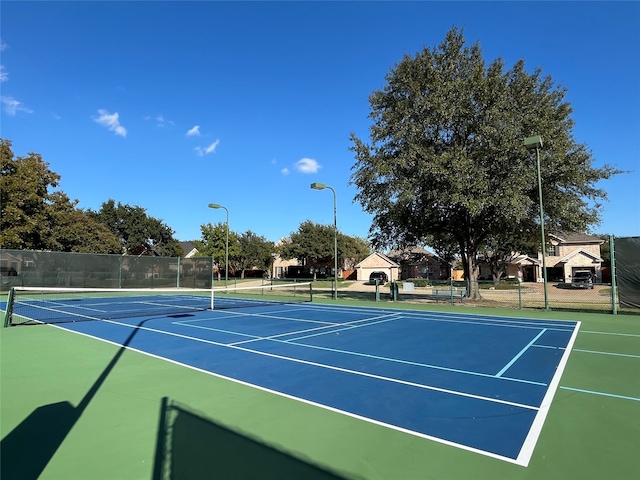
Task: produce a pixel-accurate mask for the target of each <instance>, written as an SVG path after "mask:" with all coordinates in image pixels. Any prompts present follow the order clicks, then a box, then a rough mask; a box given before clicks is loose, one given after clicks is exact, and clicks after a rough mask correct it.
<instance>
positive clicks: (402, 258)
mask: <svg viewBox="0 0 640 480" xmlns="http://www.w3.org/2000/svg"><path fill="white" fill-rule="evenodd" d="M387 257H388V258H390V259H391V260H393V261H394V262H396V263H397V264H398V265H400V277H399V278H400V279H401V280H407V279H408V278H428V279H430V280H444V279H447V278H449V277H450V276H451V266H450V265H449V264H448V263H447V262H445V261H444V260H442V259H440V258H439V257H438V256H436V255H434V254H433V253H431V252H429V251H427V250H425V249H424V248H422V247H408V248H405V249H402V250H393V251H391V252H389V253H388V254H387Z"/></svg>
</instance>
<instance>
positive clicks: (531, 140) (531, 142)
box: [524, 135, 542, 149]
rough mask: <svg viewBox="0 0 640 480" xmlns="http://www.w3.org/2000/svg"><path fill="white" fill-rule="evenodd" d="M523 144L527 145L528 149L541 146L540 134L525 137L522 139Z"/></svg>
mask: <svg viewBox="0 0 640 480" xmlns="http://www.w3.org/2000/svg"><path fill="white" fill-rule="evenodd" d="M524 146H525V147H527V148H528V149H532V148H542V137H540V135H534V136H533V137H527V138H525V139H524Z"/></svg>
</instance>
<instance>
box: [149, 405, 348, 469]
mask: <svg viewBox="0 0 640 480" xmlns="http://www.w3.org/2000/svg"><path fill="white" fill-rule="evenodd" d="M188 478H242V479H244V480H253V479H256V480H258V479H260V480H271V479H273V480H276V479H277V480H287V479H291V480H297V479H305V480H340V479H342V478H344V477H341V476H339V475H338V474H336V473H333V472H331V471H329V470H327V469H325V468H323V467H321V466H319V465H315V464H312V463H310V462H308V461H306V460H304V459H301V458H299V457H296V456H294V455H292V454H290V453H288V452H285V451H283V450H281V449H278V448H277V447H275V446H272V445H269V444H267V443H265V442H263V441H261V440H259V439H257V438H255V437H250V436H248V435H246V434H244V433H242V432H240V431H237V430H233V429H231V428H229V427H227V426H224V425H222V424H220V423H218V422H216V421H214V420H212V419H209V418H205V417H204V416H202V415H201V414H199V413H197V412H195V411H193V410H191V409H190V408H189V407H187V406H186V405H182V404H179V403H178V402H176V401H174V400H171V399H169V398H167V397H164V398H163V399H162V404H161V408H160V421H159V427H158V438H157V444H156V454H155V462H154V471H153V476H152V479H153V480H165V479H188Z"/></svg>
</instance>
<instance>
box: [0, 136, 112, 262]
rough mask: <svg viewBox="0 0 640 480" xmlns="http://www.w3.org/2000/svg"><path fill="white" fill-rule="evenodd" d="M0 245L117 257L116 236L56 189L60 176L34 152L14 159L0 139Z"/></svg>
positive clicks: (6, 142) (3, 246) (9, 142)
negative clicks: (107, 254) (113, 255)
mask: <svg viewBox="0 0 640 480" xmlns="http://www.w3.org/2000/svg"><path fill="white" fill-rule="evenodd" d="M0 157H1V162H2V163H1V166H0V172H1V174H2V175H1V183H0V246H1V247H2V248H15V249H30V250H53V251H60V252H85V253H88V252H90V253H120V252H121V251H122V249H121V248H120V245H119V243H118V241H117V239H116V238H115V236H114V235H112V234H111V232H109V230H108V229H107V228H106V227H104V226H103V225H101V224H99V223H98V222H96V221H95V220H93V219H92V218H90V217H89V216H88V215H86V214H85V213H84V212H82V211H81V210H78V209H77V208H76V205H77V204H78V201H77V200H71V199H69V197H68V196H67V195H66V194H65V193H64V192H62V191H60V190H55V191H52V189H54V188H55V187H57V186H58V183H59V181H60V175H58V174H57V173H55V172H54V171H52V170H51V169H50V168H49V164H48V163H47V162H45V161H44V160H43V159H42V156H41V155H39V154H37V153H29V154H28V155H27V156H26V157H15V156H14V154H13V151H12V149H11V141H9V140H4V139H0Z"/></svg>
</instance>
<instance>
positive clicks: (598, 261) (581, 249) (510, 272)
mask: <svg viewBox="0 0 640 480" xmlns="http://www.w3.org/2000/svg"><path fill="white" fill-rule="evenodd" d="M549 239H550V245H549V246H548V247H547V252H546V253H547V257H546V259H545V260H546V262H545V263H546V266H547V280H548V281H549V282H571V278H572V277H573V274H574V273H575V272H577V271H585V270H587V271H589V272H591V274H592V275H593V278H594V281H595V282H602V268H601V267H602V262H603V260H602V258H601V257H600V245H602V244H603V243H604V240H602V239H601V238H599V237H597V236H595V235H588V234H584V233H567V232H558V233H552V234H549ZM480 277H481V278H484V279H490V278H491V271H490V269H489V266H488V265H486V264H481V265H480ZM505 277H507V278H519V279H520V280H521V281H523V282H542V281H543V280H544V277H543V275H542V252H538V253H537V255H536V256H531V255H526V254H517V255H515V256H514V258H513V259H512V260H511V261H510V262H509V264H508V265H507V266H506V274H505Z"/></svg>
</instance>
